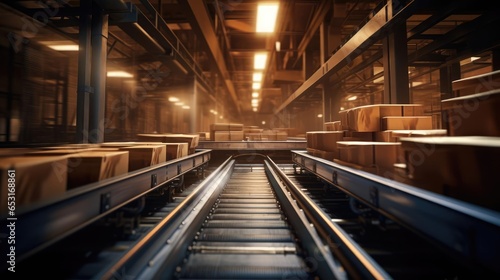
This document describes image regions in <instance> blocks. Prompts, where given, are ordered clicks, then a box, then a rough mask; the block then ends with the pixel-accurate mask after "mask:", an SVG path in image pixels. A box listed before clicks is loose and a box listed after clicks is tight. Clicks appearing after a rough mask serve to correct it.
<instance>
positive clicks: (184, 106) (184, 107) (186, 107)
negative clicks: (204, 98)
mask: <svg viewBox="0 0 500 280" xmlns="http://www.w3.org/2000/svg"><path fill="white" fill-rule="evenodd" d="M182 109H191V107H189V106H188V105H183V106H182Z"/></svg>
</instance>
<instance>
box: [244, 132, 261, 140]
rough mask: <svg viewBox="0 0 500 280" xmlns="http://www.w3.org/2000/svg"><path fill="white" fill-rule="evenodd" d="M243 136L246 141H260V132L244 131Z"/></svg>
mask: <svg viewBox="0 0 500 280" xmlns="http://www.w3.org/2000/svg"><path fill="white" fill-rule="evenodd" d="M243 137H244V138H245V140H246V141H262V133H260V132H259V133H252V132H246V133H244V135H243Z"/></svg>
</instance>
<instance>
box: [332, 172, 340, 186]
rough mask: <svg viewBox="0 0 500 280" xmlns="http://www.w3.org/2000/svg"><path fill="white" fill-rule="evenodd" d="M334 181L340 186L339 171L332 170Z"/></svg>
mask: <svg viewBox="0 0 500 280" xmlns="http://www.w3.org/2000/svg"><path fill="white" fill-rule="evenodd" d="M332 183H334V184H335V185H337V186H338V184H339V183H338V174H337V171H335V170H333V172H332Z"/></svg>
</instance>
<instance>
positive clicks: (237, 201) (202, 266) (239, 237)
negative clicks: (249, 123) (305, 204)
mask: <svg viewBox="0 0 500 280" xmlns="http://www.w3.org/2000/svg"><path fill="white" fill-rule="evenodd" d="M296 240H297V238H296V236H295V234H294V231H293V229H292V227H291V226H290V224H289V223H288V222H287V220H286V217H285V215H284V213H283V211H282V210H281V208H280V203H279V202H278V201H277V198H276V196H275V194H274V191H273V189H272V187H271V185H270V183H269V181H268V179H267V177H266V174H265V172H264V168H263V167H260V168H259V167H254V168H250V167H247V168H242V167H238V166H237V167H235V169H234V171H233V174H232V175H231V178H230V179H229V181H228V182H227V184H226V187H225V188H224V190H223V191H222V193H221V194H220V195H219V197H218V199H217V202H216V203H215V204H214V205H213V206H212V209H211V211H210V214H209V216H208V217H207V219H206V220H205V221H204V223H203V225H202V226H201V228H200V230H199V232H198V233H197V235H196V237H195V240H193V242H192V243H191V245H190V247H189V252H188V256H187V261H186V262H185V264H184V265H183V266H182V267H181V266H180V267H178V269H177V271H176V276H177V277H178V278H179V279H216V278H223V279H241V278H257V279H270V278H271V279H282V278H285V279H286V278H288V277H292V276H293V277H294V278H295V279H297V278H298V279H313V278H314V275H313V274H311V273H310V272H309V271H310V268H309V267H308V264H307V263H306V261H305V260H304V255H303V252H302V249H301V248H300V246H299V244H298V243H297V242H296Z"/></svg>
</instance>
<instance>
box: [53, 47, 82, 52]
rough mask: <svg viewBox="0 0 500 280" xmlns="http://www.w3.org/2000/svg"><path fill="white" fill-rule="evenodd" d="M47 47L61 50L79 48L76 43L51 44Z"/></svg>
mask: <svg viewBox="0 0 500 280" xmlns="http://www.w3.org/2000/svg"><path fill="white" fill-rule="evenodd" d="M49 48H51V49H53V50H56V51H61V52H74V51H78V49H79V48H78V45H51V46H49Z"/></svg>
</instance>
